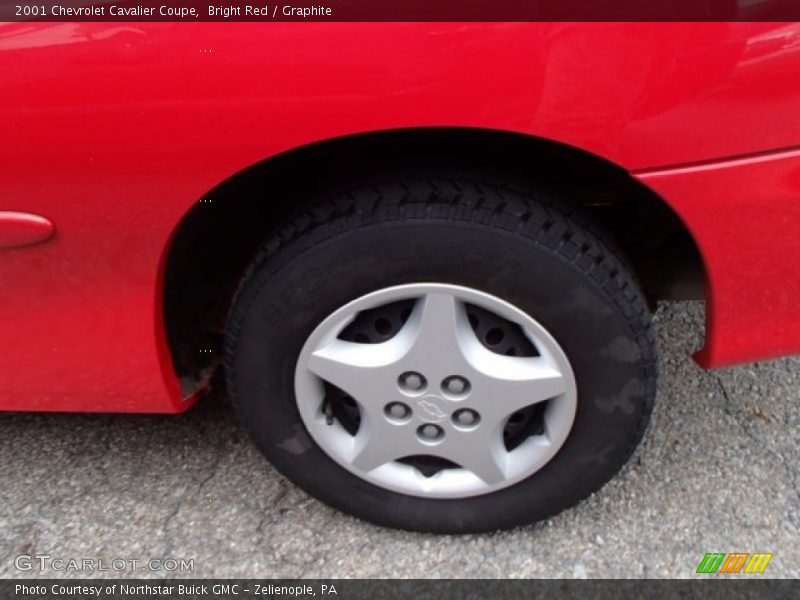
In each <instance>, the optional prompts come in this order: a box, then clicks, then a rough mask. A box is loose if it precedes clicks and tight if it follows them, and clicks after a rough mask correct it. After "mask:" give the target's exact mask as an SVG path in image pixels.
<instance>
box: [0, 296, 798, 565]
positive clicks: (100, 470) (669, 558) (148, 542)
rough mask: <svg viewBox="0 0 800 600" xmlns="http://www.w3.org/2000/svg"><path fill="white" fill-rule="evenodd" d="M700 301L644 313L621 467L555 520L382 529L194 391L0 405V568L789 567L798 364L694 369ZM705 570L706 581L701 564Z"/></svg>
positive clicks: (794, 545) (220, 404)
mask: <svg viewBox="0 0 800 600" xmlns="http://www.w3.org/2000/svg"><path fill="white" fill-rule="evenodd" d="M702 314H703V307H702V304H700V303H689V302H684V303H675V304H667V305H664V306H662V307H661V308H660V310H659V312H658V314H657V319H656V322H657V327H658V334H659V342H660V348H661V381H660V384H659V395H658V400H657V404H656V409H655V413H654V415H653V420H652V422H651V425H650V428H649V430H648V432H647V434H646V436H645V439H644V442H643V444H642V446H641V447H640V448H639V450H638V451H637V452H636V454H635V455H634V457H633V459H632V460H631V462H630V463H629V464H628V465H627V466H626V467H625V468H624V469H623V470H622V472H621V473H620V475H619V476H617V478H616V479H614V480H613V481H612V482H611V483H609V484H608V485H607V486H606V487H604V488H603V489H602V490H600V491H599V492H598V493H596V494H594V495H593V496H592V497H590V498H589V499H587V500H586V501H584V502H583V503H581V504H580V505H579V506H577V507H576V508H573V509H571V510H568V511H566V512H564V513H562V514H560V515H557V516H556V517H554V518H551V519H548V520H547V521H545V522H543V523H540V524H537V525H534V526H531V527H525V528H520V529H517V530H514V531H510V532H504V533H497V534H491V535H468V536H461V537H459V536H436V535H424V534H415V533H409V532H402V531H392V530H387V529H381V528H379V527H375V526H372V525H369V524H366V523H363V522H360V521H358V520H356V519H354V518H351V517H349V516H346V515H343V514H340V513H338V512H336V511H334V510H332V509H330V508H328V507H327V506H324V505H322V504H321V503H319V502H317V501H316V500H314V499H312V498H310V497H308V496H307V495H305V494H304V493H303V492H301V491H300V490H298V489H297V488H296V487H294V486H293V485H292V484H291V483H289V482H287V481H285V480H284V479H283V478H282V477H281V476H279V475H278V474H277V473H276V472H275V471H274V469H272V468H271V467H270V466H269V464H267V463H266V462H265V461H264V460H263V459H262V458H261V457H260V455H259V454H258V452H257V451H256V450H255V449H254V447H253V446H252V445H251V444H250V442H249V441H248V439H247V438H246V436H245V435H244V434H243V433H242V432H241V431H240V430H239V428H238V427H237V424H236V420H235V418H234V416H233V414H232V411H231V409H230V408H229V407H228V406H227V404H226V403H225V402H224V401H222V400H220V399H219V398H217V399H214V398H208V399H206V400H204V401H203V402H201V403H200V404H199V405H198V406H197V407H195V408H193V409H192V410H191V411H189V412H188V413H186V414H184V415H177V416H131V415H66V414H48V415H43V414H39V415H37V414H8V413H7V414H2V415H0V430H1V431H2V435H0V454H1V455H2V457H3V460H2V464H0V481H2V485H1V486H0V576H2V577H41V576H47V577H53V576H56V577H59V576H67V577H75V576H76V574H75V573H68V572H53V571H45V572H40V571H38V570H31V571H22V572H20V571H17V570H16V569H15V566H14V557H16V556H17V555H20V554H49V555H51V556H52V557H54V558H56V557H60V558H64V559H70V558H76V559H81V558H94V559H99V558H102V559H104V560H105V561H107V562H109V561H111V560H112V559H115V558H122V559H142V560H144V559H148V558H162V559H163V558H178V559H180V558H183V559H193V560H194V571H193V572H169V573H168V572H165V571H150V572H141V571H137V572H135V573H131V572H121V573H117V572H113V571H110V572H104V573H95V574H94V576H126V575H127V576H140V577H141V576H146V577H164V576H167V577H192V576H193V577H263V578H266V577H291V578H294V577H319V578H329V577H693V576H695V575H694V571H695V569H696V567H697V565H698V563H699V562H700V560H701V559H702V557H703V555H704V554H705V553H706V552H772V553H774V555H775V556H774V558H773V559H772V562H771V563H770V564H769V566H768V568H767V570H766V572H765V573H764V575H763V576H764V577H798V576H800V543H798V539H800V535H798V533H799V532H798V529H800V499H799V498H798V490H799V489H800V486H799V484H800V436H799V435H798V425H800V385H798V384H800V358H789V359H782V360H776V361H771V362H764V363H759V364H754V365H746V366H741V367H736V368H730V369H725V370H721V371H717V372H713V373H708V372H705V371H703V370H702V369H700V368H699V367H697V366H696V365H695V364H694V363H693V362H692V361H691V359H690V358H689V355H690V354H691V352H692V350H694V349H695V348H697V347H698V346H699V345H700V341H701V337H702ZM91 575H92V574H91V573H87V574H86V576H91ZM706 577H708V576H706Z"/></svg>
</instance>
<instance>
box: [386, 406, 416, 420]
mask: <svg viewBox="0 0 800 600" xmlns="http://www.w3.org/2000/svg"><path fill="white" fill-rule="evenodd" d="M384 412H385V413H386V416H387V417H391V418H393V419H405V418H406V417H408V416H409V415H410V414H411V409H410V408H409V407H408V406H406V405H405V404H403V403H402V402H391V403H389V404H387V405H386V408H385V409H384Z"/></svg>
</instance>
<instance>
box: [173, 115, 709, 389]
mask: <svg viewBox="0 0 800 600" xmlns="http://www.w3.org/2000/svg"><path fill="white" fill-rule="evenodd" d="M420 168H424V169H427V170H431V169H433V168H435V169H437V170H461V171H463V170H469V169H477V170H481V171H489V172H492V173H499V174H502V175H506V176H509V177H513V178H514V179H515V180H522V181H526V182H530V184H531V185H538V186H546V187H547V188H548V189H549V190H556V191H557V193H558V195H559V197H562V198H563V199H564V201H565V202H570V203H573V204H576V205H580V207H581V210H582V211H583V212H584V213H586V214H588V216H589V218H591V219H593V220H594V221H595V222H597V223H598V224H599V225H600V226H601V227H604V228H605V229H606V230H607V231H608V232H609V233H610V235H611V236H612V237H613V238H614V239H615V241H616V243H617V244H618V246H619V247H620V248H621V249H622V251H623V252H624V253H625V254H626V255H627V258H628V259H629V261H630V262H631V264H632V265H633V268H634V270H635V271H636V274H637V276H638V277H639V280H640V281H641V283H642V286H643V288H644V289H645V292H646V294H647V295H648V298H649V299H650V300H651V301H652V302H654V301H656V300H660V299H679V298H680V299H685V298H702V297H703V293H704V272H703V265H702V260H701V258H700V253H699V251H698V249H697V246H696V245H695V243H694V240H693V239H692V237H691V235H690V234H689V232H688V231H687V229H686V227H685V226H684V225H683V223H682V222H681V220H680V219H679V218H678V217H677V215H676V214H675V213H674V212H673V211H672V209H671V208H670V207H669V206H668V205H667V204H666V203H665V202H664V201H663V200H661V198H659V197H658V196H657V195H656V194H654V193H653V192H652V191H651V190H649V189H648V188H647V187H645V186H644V185H642V184H641V183H639V182H638V181H636V180H635V179H633V178H632V177H631V176H630V175H629V174H628V173H627V172H626V171H625V170H624V169H621V168H620V167H618V166H616V165H614V164H612V163H610V162H608V161H606V160H604V159H602V158H599V157H597V156H595V155H592V154H589V153H587V152H584V151H582V150H579V149H576V148H573V147H571V146H566V145H564V144H560V143H557V142H552V141H549V140H544V139H541V138H536V137H529V136H524V135H520V134H514V133H506V132H499V131H487V130H472V129H455V128H434V129H412V130H399V131H388V132H378V133H369V134H361V135H355V136H350V137H346V138H338V139H334V140H330V141H325V142H320V143H316V144H312V145H310V146H305V147H302V148H299V149H297V150H292V151H290V152H286V153H284V154H281V155H278V156H275V157H272V158H269V159H267V160H264V161H262V162H260V163H257V164H255V165H253V166H251V167H249V168H247V169H245V170H244V171H241V172H240V173H237V174H236V175H234V176H232V177H231V178H229V179H228V180H226V181H224V182H222V183H221V184H220V185H218V186H217V187H216V188H214V189H213V190H211V191H209V193H208V194H206V195H204V196H203V202H198V203H197V204H196V205H195V206H194V207H193V208H192V209H191V210H190V211H189V212H188V213H187V214H186V215H185V217H184V218H183V220H182V221H181V223H180V224H179V225H178V227H177V229H176V231H175V233H174V235H173V237H172V241H171V244H170V247H169V249H168V255H167V261H166V268H165V275H164V277H165V279H164V286H163V289H164V298H163V302H164V304H163V308H164V320H165V327H166V335H167V340H168V344H169V347H170V351H171V353H172V358H173V363H174V366H175V369H176V372H177V374H178V376H179V378H180V380H181V384H182V388H183V392H184V394H186V395H189V394H192V393H194V392H196V391H197V390H198V389H200V388H201V387H203V386H204V385H205V384H206V383H207V382H208V381H209V380H210V377H211V375H212V374H213V372H214V371H215V369H216V367H217V366H218V365H219V363H220V358H221V356H220V355H221V351H220V349H221V347H222V339H223V335H224V329H225V323H226V319H227V313H228V308H229V306H230V302H231V300H232V298H233V294H234V292H235V290H236V287H237V284H238V281H239V280H240V278H241V276H242V274H243V272H244V270H245V268H246V267H247V264H248V263H249V262H250V260H251V258H252V257H253V256H254V255H255V254H256V252H257V250H258V248H259V246H260V245H261V244H262V243H263V242H264V240H265V239H266V238H268V237H269V236H270V234H271V233H272V232H274V231H275V230H276V228H278V227H280V225H281V223H282V222H284V221H285V220H286V219H287V218H289V217H291V215H293V214H294V213H297V212H298V211H300V210H302V209H303V208H304V207H305V204H306V203H307V200H306V199H307V198H313V197H314V192H317V191H320V190H325V189H330V188H331V187H332V186H336V185H338V184H340V183H342V182H346V181H348V180H349V181H352V180H354V179H357V178H362V179H363V178H366V177H371V176H380V175H381V174H383V173H389V172H396V171H397V170H399V169H400V170H406V171H408V170H412V169H420ZM198 200H199V199H198Z"/></svg>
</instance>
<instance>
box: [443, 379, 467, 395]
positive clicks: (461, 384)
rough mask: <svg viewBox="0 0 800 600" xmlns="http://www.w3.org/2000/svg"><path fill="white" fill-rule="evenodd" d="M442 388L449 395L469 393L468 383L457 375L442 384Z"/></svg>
mask: <svg viewBox="0 0 800 600" xmlns="http://www.w3.org/2000/svg"><path fill="white" fill-rule="evenodd" d="M442 388H443V389H444V391H445V392H449V393H451V394H466V393H467V392H468V391H469V381H467V380H466V379H464V378H463V377H459V376H458V375H453V376H452V377H448V378H447V379H445V380H444V381H443V382H442Z"/></svg>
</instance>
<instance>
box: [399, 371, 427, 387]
mask: <svg viewBox="0 0 800 600" xmlns="http://www.w3.org/2000/svg"><path fill="white" fill-rule="evenodd" d="M425 383H426V382H425V378H424V377H423V376H422V375H420V374H419V373H414V372H413V371H409V372H408V373H403V374H402V375H400V377H399V379H398V384H399V385H400V387H401V388H402V389H404V390H406V391H408V392H418V391H420V390H421V389H422V388H424V387H425Z"/></svg>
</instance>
